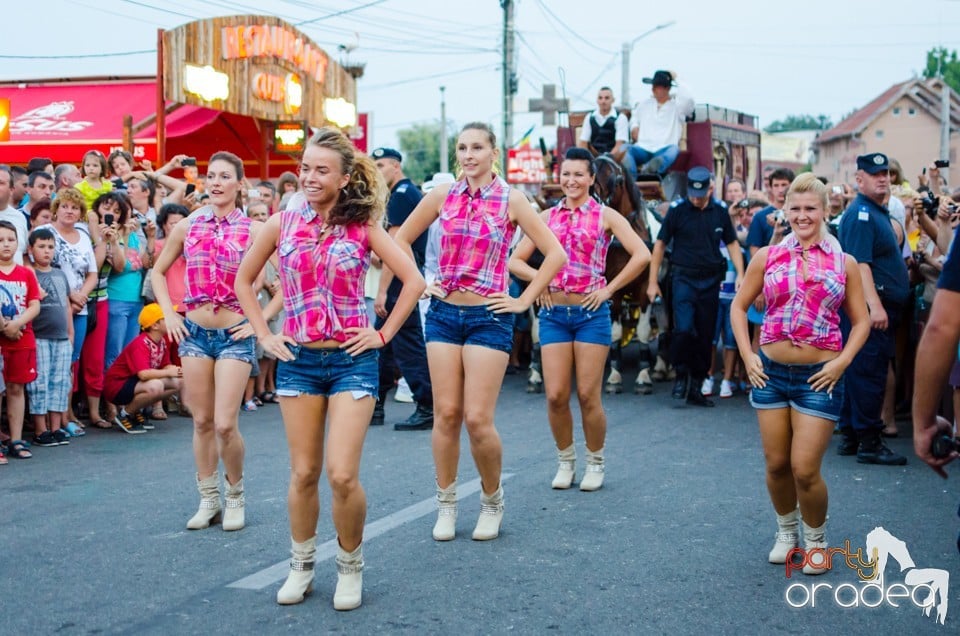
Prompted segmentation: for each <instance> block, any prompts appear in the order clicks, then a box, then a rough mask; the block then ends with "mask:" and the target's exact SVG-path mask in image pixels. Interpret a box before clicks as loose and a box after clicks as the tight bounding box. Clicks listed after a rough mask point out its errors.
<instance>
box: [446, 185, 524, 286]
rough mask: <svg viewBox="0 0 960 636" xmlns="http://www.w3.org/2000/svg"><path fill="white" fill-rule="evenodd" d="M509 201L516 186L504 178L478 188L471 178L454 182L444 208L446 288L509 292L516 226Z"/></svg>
mask: <svg viewBox="0 0 960 636" xmlns="http://www.w3.org/2000/svg"><path fill="white" fill-rule="evenodd" d="M509 202H510V186H509V185H507V182H506V181H504V180H503V179H501V178H500V177H496V176H495V177H494V178H493V181H491V182H490V183H489V184H487V185H486V186H484V187H482V188H480V189H479V190H477V191H476V192H472V193H471V192H470V190H469V188H468V186H467V180H466V179H464V180H463V181H457V182H456V183H454V184H453V185H452V186H451V187H450V192H449V193H448V194H447V198H446V200H445V201H444V202H443V207H442V208H441V209H440V259H439V260H440V262H439V277H438V282H439V284H440V287H441V288H442V289H443V290H444V291H445V292H446V293H448V294H449V293H450V292H453V291H469V292H473V293H475V294H478V295H480V296H489V295H491V294H496V293H502V292H506V291H507V285H508V284H509V279H508V275H507V251H508V250H509V249H510V242H511V240H512V239H513V233H514V231H516V228H515V227H514V225H513V223H511V222H510V211H509V208H510V206H509Z"/></svg>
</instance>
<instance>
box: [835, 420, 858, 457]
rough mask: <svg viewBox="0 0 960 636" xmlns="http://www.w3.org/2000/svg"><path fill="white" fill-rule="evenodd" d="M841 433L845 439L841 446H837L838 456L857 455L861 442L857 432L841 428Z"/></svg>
mask: <svg viewBox="0 0 960 636" xmlns="http://www.w3.org/2000/svg"><path fill="white" fill-rule="evenodd" d="M840 433H841V435H843V439H842V440H841V441H840V445H839V446H837V455H841V456H844V457H848V456H850V455H856V454H857V449H858V448H859V447H860V440H858V439H857V433H856V431H854V430H853V429H852V428H847V427H845V426H844V427H841V428H840Z"/></svg>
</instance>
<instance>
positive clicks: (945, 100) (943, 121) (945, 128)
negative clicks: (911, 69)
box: [937, 48, 951, 183]
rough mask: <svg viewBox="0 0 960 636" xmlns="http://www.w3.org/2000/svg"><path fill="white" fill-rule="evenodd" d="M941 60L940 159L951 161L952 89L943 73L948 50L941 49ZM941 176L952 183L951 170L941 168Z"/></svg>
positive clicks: (939, 65) (938, 64)
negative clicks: (944, 59)
mask: <svg viewBox="0 0 960 636" xmlns="http://www.w3.org/2000/svg"><path fill="white" fill-rule="evenodd" d="M939 54H940V60H939V62H938V63H937V67H938V68H937V75H939V76H940V158H941V159H943V160H944V161H949V160H950V93H951V90H950V87H949V86H948V85H947V79H946V78H945V77H944V73H943V58H944V56H945V55H946V54H947V50H946V49H944V48H941V49H940V51H939ZM940 176H942V177H943V179H944V181H945V182H946V183H950V168H949V167H947V168H940Z"/></svg>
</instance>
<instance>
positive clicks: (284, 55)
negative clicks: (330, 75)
mask: <svg viewBox="0 0 960 636" xmlns="http://www.w3.org/2000/svg"><path fill="white" fill-rule="evenodd" d="M220 33H221V38H220V39H221V42H222V56H223V59H225V60H234V59H245V58H251V57H275V58H280V59H282V60H286V61H288V62H290V63H292V64H294V65H295V66H296V67H297V68H299V69H300V70H301V71H303V72H304V73H306V74H307V75H308V76H310V77H312V78H313V79H314V80H315V81H317V82H319V83H321V84H322V83H323V82H324V80H325V79H326V74H327V64H328V63H329V61H330V60H329V59H328V58H327V54H326V53H324V52H323V51H321V50H320V49H318V48H316V47H314V46H313V45H311V44H310V42H307V41H304V39H303V38H302V37H300V36H299V35H298V34H296V33H294V32H293V31H290V30H288V29H285V28H284V27H282V26H276V25H274V26H268V25H259V24H254V25H242V24H241V25H234V26H225V27H223V28H222V29H221V30H220Z"/></svg>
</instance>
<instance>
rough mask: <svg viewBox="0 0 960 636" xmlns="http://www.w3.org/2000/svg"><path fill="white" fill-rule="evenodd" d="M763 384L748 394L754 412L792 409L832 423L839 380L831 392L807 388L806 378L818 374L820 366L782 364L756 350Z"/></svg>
mask: <svg viewBox="0 0 960 636" xmlns="http://www.w3.org/2000/svg"><path fill="white" fill-rule="evenodd" d="M760 359H761V360H762V361H763V372H764V373H766V374H767V383H766V385H765V386H764V387H763V388H762V389H758V388H756V387H754V388H753V389H751V391H750V404H751V405H752V406H753V408H755V409H785V408H792V409H793V410H794V411H797V412H798V413H803V414H804V415H810V416H813V417H819V418H821V419H824V420H830V421H831V422H836V421H837V420H839V419H840V407H841V406H842V404H843V395H844V390H843V389H844V386H843V378H840V381H839V382H837V385H836V386H835V387H833V392H832V393H827V392H826V391H814V390H813V389H812V388H810V383H809V380H810V376H812V375H813V374H814V373H817V372H818V371H820V369H822V368H823V365H824V363H823V362H820V363H817V364H782V363H780V362H776V361H774V360H771V359H770V358H768V357H767V356H765V355H764V353H763V351H760Z"/></svg>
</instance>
